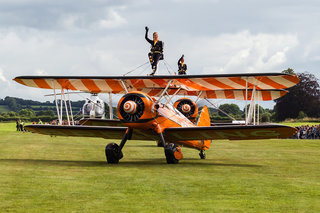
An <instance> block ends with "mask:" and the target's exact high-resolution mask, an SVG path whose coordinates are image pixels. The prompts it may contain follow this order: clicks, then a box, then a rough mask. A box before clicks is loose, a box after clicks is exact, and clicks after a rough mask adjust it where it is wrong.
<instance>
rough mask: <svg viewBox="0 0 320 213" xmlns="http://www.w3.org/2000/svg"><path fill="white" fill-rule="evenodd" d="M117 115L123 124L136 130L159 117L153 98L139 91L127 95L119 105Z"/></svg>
mask: <svg viewBox="0 0 320 213" xmlns="http://www.w3.org/2000/svg"><path fill="white" fill-rule="evenodd" d="M117 113H118V117H119V119H120V120H121V121H122V122H123V123H126V125H127V126H129V127H135V128H138V127H139V126H141V125H139V124H143V123H146V122H148V121H151V120H153V119H154V118H155V117H156V115H157V112H156V110H155V108H154V102H153V100H152V98H151V97H150V96H149V95H147V94H145V93H143V92H139V91H135V92H129V93H127V94H125V95H124V96H123V97H122V98H121V99H120V101H119V103H118V111H117Z"/></svg>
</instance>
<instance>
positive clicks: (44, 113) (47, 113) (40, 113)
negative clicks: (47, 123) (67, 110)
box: [36, 110, 54, 116]
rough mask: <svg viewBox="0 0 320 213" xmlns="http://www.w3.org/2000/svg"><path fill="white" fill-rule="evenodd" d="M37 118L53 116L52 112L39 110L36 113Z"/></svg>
mask: <svg viewBox="0 0 320 213" xmlns="http://www.w3.org/2000/svg"><path fill="white" fill-rule="evenodd" d="M36 115H37V116H44V115H45V116H54V111H53V110H41V111H39V112H37V113H36Z"/></svg>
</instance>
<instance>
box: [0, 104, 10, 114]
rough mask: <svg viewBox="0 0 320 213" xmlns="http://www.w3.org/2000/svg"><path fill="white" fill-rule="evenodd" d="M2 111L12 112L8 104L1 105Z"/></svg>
mask: <svg viewBox="0 0 320 213" xmlns="http://www.w3.org/2000/svg"><path fill="white" fill-rule="evenodd" d="M1 112H10V109H9V107H8V106H7V105H0V113H1Z"/></svg>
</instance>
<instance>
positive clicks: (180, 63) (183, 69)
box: [178, 55, 187, 75]
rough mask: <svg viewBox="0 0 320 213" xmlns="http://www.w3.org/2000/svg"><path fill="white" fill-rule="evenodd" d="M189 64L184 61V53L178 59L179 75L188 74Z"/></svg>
mask: <svg viewBox="0 0 320 213" xmlns="http://www.w3.org/2000/svg"><path fill="white" fill-rule="evenodd" d="M186 72H187V65H186V64H185V63H184V55H182V56H181V58H180V59H179V61H178V75H185V74H187V73H186Z"/></svg>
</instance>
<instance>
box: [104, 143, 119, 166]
mask: <svg viewBox="0 0 320 213" xmlns="http://www.w3.org/2000/svg"><path fill="white" fill-rule="evenodd" d="M105 152H106V158H107V162H108V163H119V160H120V159H121V158H122V157H123V154H122V151H121V150H120V147H119V146H118V144H116V143H109V144H108V145H107V146H106V150H105Z"/></svg>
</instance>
